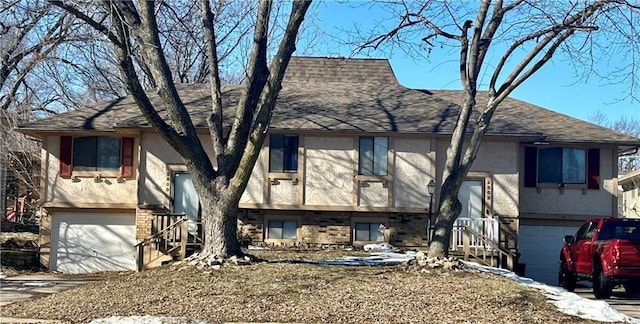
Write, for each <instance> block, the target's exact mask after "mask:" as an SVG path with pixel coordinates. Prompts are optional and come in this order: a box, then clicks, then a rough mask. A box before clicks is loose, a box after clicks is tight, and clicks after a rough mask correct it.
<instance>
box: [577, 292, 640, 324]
mask: <svg viewBox="0 0 640 324" xmlns="http://www.w3.org/2000/svg"><path fill="white" fill-rule="evenodd" d="M575 293H576V294H578V295H580V297H583V298H587V299H591V300H595V299H596V298H595V297H594V296H593V289H592V288H591V287H578V288H576V291H575ZM603 300H604V301H606V302H607V303H608V304H609V305H611V307H613V308H615V309H616V310H617V311H618V312H620V313H622V314H625V315H627V316H631V317H633V318H637V319H638V321H640V294H633V295H631V294H627V293H625V291H624V289H623V288H622V287H618V288H616V289H614V290H613V294H612V295H611V298H609V299H603Z"/></svg>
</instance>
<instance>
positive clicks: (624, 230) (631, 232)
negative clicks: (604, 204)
mask: <svg viewBox="0 0 640 324" xmlns="http://www.w3.org/2000/svg"><path fill="white" fill-rule="evenodd" d="M598 239H599V240H612V239H622V240H630V241H640V226H638V225H637V223H632V222H628V221H620V222H606V223H604V224H603V225H602V229H601V230H600V234H599V235H598Z"/></svg>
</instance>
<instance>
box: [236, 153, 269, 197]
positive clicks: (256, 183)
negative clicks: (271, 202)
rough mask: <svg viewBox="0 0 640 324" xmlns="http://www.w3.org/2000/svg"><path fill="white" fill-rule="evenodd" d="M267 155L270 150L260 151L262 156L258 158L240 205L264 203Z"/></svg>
mask: <svg viewBox="0 0 640 324" xmlns="http://www.w3.org/2000/svg"><path fill="white" fill-rule="evenodd" d="M265 154H266V155H267V156H268V155H269V150H267V149H265V148H263V149H262V150H260V155H259V156H258V160H257V161H256V164H255V165H254V166H253V171H252V172H251V178H249V182H248V183H247V187H246V188H245V189H244V193H243V194H242V197H241V198H240V203H254V204H261V203H263V202H264V195H263V191H264V172H265V168H266V167H265V165H264V164H263V163H262V161H264V156H265Z"/></svg>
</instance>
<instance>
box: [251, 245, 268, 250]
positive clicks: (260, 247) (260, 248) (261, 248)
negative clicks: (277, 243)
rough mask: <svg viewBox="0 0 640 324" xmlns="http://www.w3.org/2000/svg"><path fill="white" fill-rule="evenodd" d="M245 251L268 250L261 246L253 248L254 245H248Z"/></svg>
mask: <svg viewBox="0 0 640 324" xmlns="http://www.w3.org/2000/svg"><path fill="white" fill-rule="evenodd" d="M246 249H247V250H268V249H267V248H265V247H262V246H255V245H249V246H247V247H246Z"/></svg>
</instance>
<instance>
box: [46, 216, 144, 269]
mask: <svg viewBox="0 0 640 324" xmlns="http://www.w3.org/2000/svg"><path fill="white" fill-rule="evenodd" d="M135 222H136V217H135V215H130V214H108V213H104V214H88V213H87V214H85V213H56V214H54V216H53V228H52V234H53V235H52V241H51V270H56V271H60V272H65V273H88V272H98V271H116V270H135V269H136V258H135V248H134V246H135V244H136V242H135V237H136V235H135V230H136V225H135Z"/></svg>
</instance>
